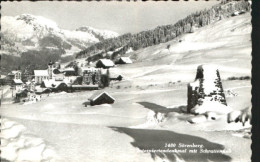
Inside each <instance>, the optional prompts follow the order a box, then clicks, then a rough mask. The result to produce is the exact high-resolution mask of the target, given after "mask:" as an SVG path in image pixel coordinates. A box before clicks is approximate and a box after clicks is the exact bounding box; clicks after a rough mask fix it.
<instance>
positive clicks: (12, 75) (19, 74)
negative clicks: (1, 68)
mask: <svg viewBox="0 0 260 162" xmlns="http://www.w3.org/2000/svg"><path fill="white" fill-rule="evenodd" d="M8 76H10V78H11V79H22V72H21V71H20V70H13V71H11V72H10V73H8Z"/></svg>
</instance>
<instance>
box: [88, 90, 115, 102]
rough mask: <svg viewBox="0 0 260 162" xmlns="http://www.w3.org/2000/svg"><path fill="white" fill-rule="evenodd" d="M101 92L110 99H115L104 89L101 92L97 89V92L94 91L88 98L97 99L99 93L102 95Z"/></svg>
mask: <svg viewBox="0 0 260 162" xmlns="http://www.w3.org/2000/svg"><path fill="white" fill-rule="evenodd" d="M103 94H106V95H107V96H109V97H110V98H111V99H112V100H114V101H115V99H114V98H113V97H112V96H111V95H110V94H108V93H107V92H106V91H103V92H100V91H97V92H95V93H94V94H93V95H92V96H91V97H90V98H89V100H93V101H94V100H96V99H98V98H99V97H100V96H101V95H103Z"/></svg>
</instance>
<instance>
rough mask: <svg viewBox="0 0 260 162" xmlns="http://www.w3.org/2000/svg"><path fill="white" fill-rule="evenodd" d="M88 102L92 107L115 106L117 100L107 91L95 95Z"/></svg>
mask: <svg viewBox="0 0 260 162" xmlns="http://www.w3.org/2000/svg"><path fill="white" fill-rule="evenodd" d="M88 100H89V104H90V105H91V106H94V105H101V104H113V103H114V102H115V99H114V98H113V97H112V96H111V95H110V94H108V93H107V92H105V91H103V92H96V93H94V94H93V95H92V96H91V97H90V98H89V99H88ZM86 103H88V102H86Z"/></svg>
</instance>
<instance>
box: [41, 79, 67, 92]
mask: <svg viewBox="0 0 260 162" xmlns="http://www.w3.org/2000/svg"><path fill="white" fill-rule="evenodd" d="M41 88H48V89H51V91H52V92H62V91H65V92H67V91H68V86H67V84H66V83H64V82H63V81H55V80H44V81H43V82H42V84H41Z"/></svg>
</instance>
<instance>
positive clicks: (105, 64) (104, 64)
mask: <svg viewBox="0 0 260 162" xmlns="http://www.w3.org/2000/svg"><path fill="white" fill-rule="evenodd" d="M114 66H115V64H114V62H113V61H111V60H109V59H100V60H98V61H97V63H96V68H103V69H108V68H111V67H114Z"/></svg>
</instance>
